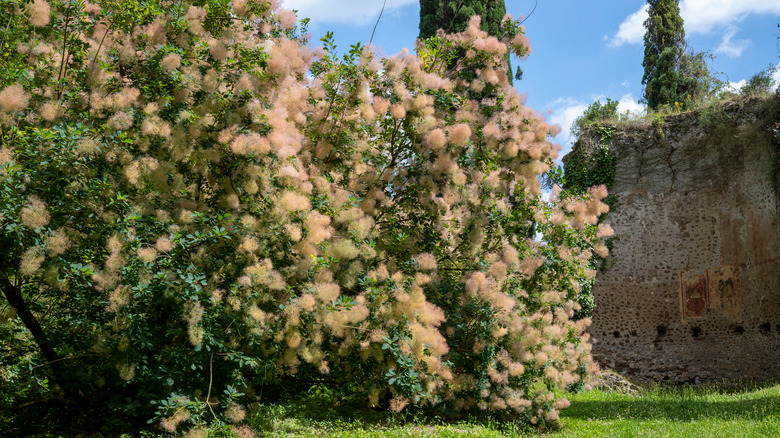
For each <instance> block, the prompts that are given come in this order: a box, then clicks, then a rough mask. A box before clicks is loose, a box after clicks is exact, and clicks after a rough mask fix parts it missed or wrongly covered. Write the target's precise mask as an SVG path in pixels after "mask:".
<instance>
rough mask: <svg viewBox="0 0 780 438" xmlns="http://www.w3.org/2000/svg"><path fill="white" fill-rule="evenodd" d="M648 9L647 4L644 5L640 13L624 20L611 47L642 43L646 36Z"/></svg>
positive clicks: (635, 13) (610, 43) (611, 42)
mask: <svg viewBox="0 0 780 438" xmlns="http://www.w3.org/2000/svg"><path fill="white" fill-rule="evenodd" d="M648 7H649V6H648V5H647V4H645V5H643V6H642V7H641V8H639V10H638V11H636V12H634V13H633V14H631V15H629V16H628V17H627V18H626V19H625V20H623V22H622V23H620V27H619V28H618V31H617V33H616V34H615V37H614V38H613V39H612V41H610V42H609V45H610V46H612V47H619V46H622V45H623V44H638V43H641V42H642V40H643V39H644V36H645V20H646V19H647V8H648Z"/></svg>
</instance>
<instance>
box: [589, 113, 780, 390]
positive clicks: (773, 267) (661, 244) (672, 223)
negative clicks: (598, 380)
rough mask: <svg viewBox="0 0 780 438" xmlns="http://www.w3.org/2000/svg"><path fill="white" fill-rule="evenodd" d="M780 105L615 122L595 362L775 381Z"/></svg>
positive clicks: (699, 377)
mask: <svg viewBox="0 0 780 438" xmlns="http://www.w3.org/2000/svg"><path fill="white" fill-rule="evenodd" d="M777 106H778V102H777V99H775V100H772V99H767V98H764V99H759V98H753V99H741V100H736V101H732V102H727V103H725V104H721V106H719V107H716V108H710V109H709V110H704V111H705V112H689V113H683V114H678V115H673V116H668V117H666V118H665V119H664V120H663V121H662V122H661V121H657V122H656V123H649V122H645V123H635V124H630V125H629V126H620V127H618V129H617V132H616V133H615V135H614V136H613V138H612V141H611V144H610V145H609V148H610V153H613V154H615V155H616V156H617V157H618V160H617V165H616V172H615V182H614V184H613V186H612V188H611V189H610V193H612V194H614V195H616V196H617V199H618V205H617V207H616V208H615V209H614V211H613V212H611V213H610V214H609V215H608V216H607V219H606V222H607V223H609V224H611V225H612V227H613V228H614V229H615V233H616V238H615V240H614V248H613V250H612V256H611V258H610V260H609V262H608V265H607V268H606V269H604V270H601V271H599V273H598V275H597V277H596V284H595V286H594V289H593V294H594V298H595V300H596V306H597V308H596V310H595V312H594V314H593V325H592V327H591V329H590V332H591V334H592V336H593V338H594V341H595V345H594V356H595V357H596V359H597V360H598V361H599V362H600V363H601V365H602V366H606V367H610V368H613V369H616V370H618V371H620V372H622V373H625V374H629V375H633V376H635V377H638V378H641V379H646V380H655V381H667V382H677V383H699V382H719V381H735V380H745V379H757V380H761V379H765V378H769V377H776V376H777V375H780V210H779V209H778V207H779V202H778V186H777V177H776V174H777V167H776V165H775V164H774V163H775V162H776V157H775V146H774V145H773V141H774V140H773V138H772V137H773V136H772V135H771V132H772V129H771V128H772V126H777V125H776V124H777V123H778V120H777V112H776V110H775V107H777ZM598 140H599V139H598V138H592V137H589V136H588V134H587V133H586V135H584V136H583V137H582V138H581V139H580V141H579V142H578V144H577V145H576V146H575V149H576V148H586V150H587V149H588V148H590V149H591V150H593V148H595V147H597V145H598Z"/></svg>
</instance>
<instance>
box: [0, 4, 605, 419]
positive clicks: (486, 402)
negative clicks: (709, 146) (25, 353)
mask: <svg viewBox="0 0 780 438" xmlns="http://www.w3.org/2000/svg"><path fill="white" fill-rule="evenodd" d="M2 7H3V8H4V11H5V12H8V14H5V15H3V17H7V18H8V19H9V22H8V23H3V25H4V26H6V25H7V28H8V32H6V34H5V36H4V38H5V41H4V44H5V45H6V46H10V47H12V48H13V53H11V54H4V55H3V60H4V61H3V62H4V63H5V65H6V68H5V69H4V71H3V72H2V75H3V76H2V80H3V82H2V83H0V126H1V128H0V129H1V131H0V140H1V141H2V143H1V148H0V230H1V231H0V288H2V292H3V295H4V297H5V298H6V301H7V304H6V305H5V306H4V308H5V309H6V310H9V309H10V311H5V312H4V315H5V316H4V318H5V322H4V324H20V323H22V324H24V326H25V327H26V329H27V330H28V331H29V333H31V334H32V336H33V338H34V341H35V344H36V345H37V347H38V348H39V349H40V352H41V355H42V357H39V359H37V363H38V364H47V366H45V367H43V368H39V369H37V371H36V372H37V373H51V374H50V376H51V378H52V379H53V382H52V383H53V384H56V385H58V386H59V388H60V389H61V391H62V392H63V393H64V396H65V397H69V398H74V399H82V400H88V401H91V402H93V403H106V404H107V405H108V406H110V407H112V408H113V409H115V410H116V411H117V412H122V413H124V414H128V415H133V416H137V417H140V418H150V419H153V420H155V421H160V424H161V425H162V426H163V427H165V428H167V429H169V430H175V429H176V428H177V427H190V426H192V425H197V424H199V423H204V422H208V421H211V420H213V419H214V418H219V419H226V420H228V421H232V422H234V423H236V424H238V423H240V422H241V421H242V420H243V418H244V416H245V414H246V412H245V406H246V405H247V403H250V402H252V401H254V400H257V399H258V397H259V388H261V387H262V386H263V385H269V384H273V383H274V382H278V381H282V380H285V379H289V378H298V379H301V378H307V379H318V378H322V377H323V376H325V377H326V378H327V381H328V382H335V383H339V382H341V383H343V384H346V385H351V386H350V388H351V391H352V392H353V394H354V395H355V396H356V397H357V398H361V399H363V400H364V401H365V403H366V404H368V405H370V406H384V407H389V408H390V409H393V410H396V411H400V410H402V409H404V407H405V406H406V405H408V404H416V405H430V406H434V407H436V408H437V409H441V410H442V412H446V411H451V410H468V409H475V408H476V409H483V410H490V411H497V412H501V413H506V414H511V415H513V416H514V418H519V419H520V420H522V421H526V422H528V423H532V424H540V425H542V424H552V423H555V422H556V421H557V418H558V412H559V410H560V409H561V408H564V407H566V406H567V405H568V402H567V401H566V399H565V398H564V395H565V391H566V390H567V389H570V388H574V387H577V386H578V385H579V386H581V385H583V384H584V381H583V378H584V377H585V376H586V374H587V372H588V371H589V370H590V369H591V368H592V367H593V366H594V365H593V364H592V361H591V358H590V353H589V349H590V346H589V343H588V338H587V335H584V334H583V331H584V329H585V328H586V326H587V325H588V323H589V321H588V320H582V321H577V322H574V321H572V320H571V319H570V318H571V317H572V315H573V313H574V312H575V311H576V310H577V309H578V306H577V304H576V302H575V301H574V298H575V296H576V294H577V292H578V291H579V288H580V281H581V280H582V279H583V278H588V277H592V276H593V275H594V272H593V271H592V270H589V269H588V268H587V262H588V260H589V258H590V256H591V253H590V251H589V250H583V249H582V248H588V247H590V245H593V244H595V245H596V247H597V248H603V245H602V244H601V243H598V238H599V237H604V236H608V235H609V234H610V233H611V230H610V229H609V228H608V227H604V226H601V227H597V226H595V224H596V218H597V217H598V215H599V214H601V213H603V212H605V211H606V209H607V207H606V206H605V205H604V204H603V203H602V202H601V199H602V198H603V197H604V196H606V190H605V189H604V188H603V187H599V188H594V189H592V190H590V192H589V193H588V194H586V195H584V196H583V197H581V198H574V197H570V196H568V195H561V194H560V192H559V191H558V190H555V191H554V192H553V194H552V195H551V197H550V198H549V199H547V200H546V199H545V198H543V197H542V196H541V193H540V184H539V181H538V178H537V177H538V176H539V175H540V174H542V173H543V172H545V171H547V170H548V169H549V167H550V163H552V159H554V158H555V157H556V156H557V154H558V151H559V149H560V147H559V145H556V144H552V143H551V142H550V141H549V136H550V135H551V134H554V133H555V132H556V131H557V128H555V127H551V126H549V125H548V124H546V123H545V122H544V120H543V117H542V116H540V115H539V114H537V113H536V112H535V111H534V110H532V109H530V108H528V107H526V106H525V105H524V100H525V99H524V96H523V95H521V94H520V93H518V92H517V91H516V90H515V89H514V88H512V87H510V86H509V85H508V81H507V75H506V73H505V71H506V70H505V64H504V59H505V54H506V53H507V52H508V51H513V52H515V53H517V54H518V55H520V56H525V55H526V54H527V53H528V52H529V50H530V47H529V45H528V42H527V39H526V37H525V36H524V35H523V34H522V32H521V29H520V27H519V25H518V24H517V22H516V21H513V20H512V19H511V17H506V18H505V19H504V20H503V21H502V22H501V26H502V29H503V34H504V38H503V39H502V40H498V39H497V38H495V37H491V36H488V35H487V34H486V33H485V32H484V31H482V30H480V28H479V19H478V18H474V19H472V20H471V21H470V22H469V25H468V27H467V28H466V29H465V30H464V31H463V32H461V33H454V34H448V35H445V34H439V35H438V36H436V37H433V38H431V39H428V40H424V41H422V42H420V43H419V45H418V47H417V48H416V49H417V55H413V54H410V53H408V52H402V53H400V54H398V55H395V56H392V57H389V58H387V59H382V58H379V57H377V55H376V54H375V52H374V50H373V48H372V47H362V46H360V45H356V46H353V47H352V49H351V50H350V51H349V52H348V53H347V54H345V55H343V56H339V55H337V53H336V51H335V46H334V45H333V43H332V42H331V41H329V40H327V39H326V41H325V44H324V48H318V49H316V50H314V49H312V48H311V47H310V46H309V45H308V44H307V42H306V38H305V37H303V36H301V35H300V33H299V29H298V28H297V23H296V17H295V15H294V13H293V12H290V11H286V10H283V9H279V8H278V5H277V2H275V1H273V2H267V1H261V0H246V1H245V0H235V1H233V2H232V3H226V2H207V3H204V2H202V1H201V2H190V1H181V2H167V1H163V2H161V3H159V4H158V3H145V4H143V5H142V6H139V5H137V4H135V3H128V4H124V6H122V5H121V4H118V3H117V4H114V2H106V4H105V5H103V7H101V6H99V5H96V4H93V3H87V2H76V1H70V0H63V1H60V0H57V1H50V2H47V1H46V0H35V1H34V2H31V3H27V2H22V1H11V2H10V3H9V2H8V1H5V2H4V3H2ZM459 53H463V54H465V56H462V57H457V58H456V56H457V55H458V54H459ZM474 96H490V97H487V98H482V97H480V99H481V100H477V99H475V98H474ZM534 236H537V237H536V238H534ZM3 360H4V361H8V360H9V359H8V358H3ZM10 384H11V385H13V384H15V383H14V382H10ZM187 425H189V426H187Z"/></svg>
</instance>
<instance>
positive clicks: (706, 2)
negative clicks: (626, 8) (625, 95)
mask: <svg viewBox="0 0 780 438" xmlns="http://www.w3.org/2000/svg"><path fill="white" fill-rule="evenodd" d="M647 7H648V6H647V5H646V4H645V5H644V6H642V7H641V8H640V9H639V10H638V11H637V12H634V13H633V14H631V15H629V16H628V17H626V19H625V20H623V22H622V23H620V27H619V28H618V31H617V32H616V33H615V36H614V37H613V38H612V39H611V40H610V42H609V45H610V46H613V47H617V46H622V45H623V44H639V43H641V42H642V37H643V36H644V34H645V28H644V21H645V19H646V18H647ZM750 14H771V15H780V1H778V0H683V1H682V2H680V15H681V16H682V18H683V20H684V21H685V32H686V33H699V34H706V33H710V32H712V31H713V30H716V31H721V32H724V31H723V30H722V29H723V28H724V27H725V26H729V27H728V28H726V29H727V31H726V32H728V29H731V28H732V27H733V25H734V23H736V22H739V21H742V20H743V19H745V17H747V16H748V15H750ZM733 36H734V35H731V38H733ZM726 39H727V38H726V37H725V36H724V42H726ZM734 43H739V41H734ZM721 45H723V44H721ZM743 49H744V47H740V46H739V45H737V46H734V47H732V52H731V53H736V51H739V52H740V53H741V51H742V50H743ZM726 50H728V49H726ZM735 50H736V51H735ZM724 53H725V54H726V55H727V56H730V55H728V53H729V52H724Z"/></svg>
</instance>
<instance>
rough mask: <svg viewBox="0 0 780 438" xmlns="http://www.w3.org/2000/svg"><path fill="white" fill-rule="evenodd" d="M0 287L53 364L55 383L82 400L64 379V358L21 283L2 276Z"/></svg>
mask: <svg viewBox="0 0 780 438" xmlns="http://www.w3.org/2000/svg"><path fill="white" fill-rule="evenodd" d="M0 289H2V290H3V295H5V299H6V300H8V303H9V304H11V307H13V308H14V310H15V311H16V314H17V316H19V319H21V320H22V323H24V326H25V327H27V330H29V331H30V333H31V334H32V335H33V339H34V340H35V343H36V344H37V345H38V348H39V349H40V350H41V353H43V357H44V358H45V359H46V362H47V363H48V365H49V366H51V369H52V373H53V375H54V383H56V384H57V385H58V386H59V387H60V388H62V390H63V391H64V392H65V394H66V395H67V396H68V397H69V398H71V399H73V400H74V401H79V400H81V399H82V397H81V394H80V393H79V391H78V390H74V389H73V388H71V385H67V384H65V382H66V381H67V380H66V379H64V378H63V375H62V371H63V369H64V367H63V364H62V360H61V358H60V357H59V355H58V354H57V352H56V351H55V350H54V347H52V345H51V342H50V341H49V339H48V338H47V336H46V334H45V333H44V331H43V328H42V327H41V325H40V323H38V319H37V318H35V315H33V313H32V312H31V311H30V308H29V307H28V306H27V302H25V300H24V297H23V296H22V287H21V285H14V284H13V283H11V281H10V280H8V279H7V278H0Z"/></svg>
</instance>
